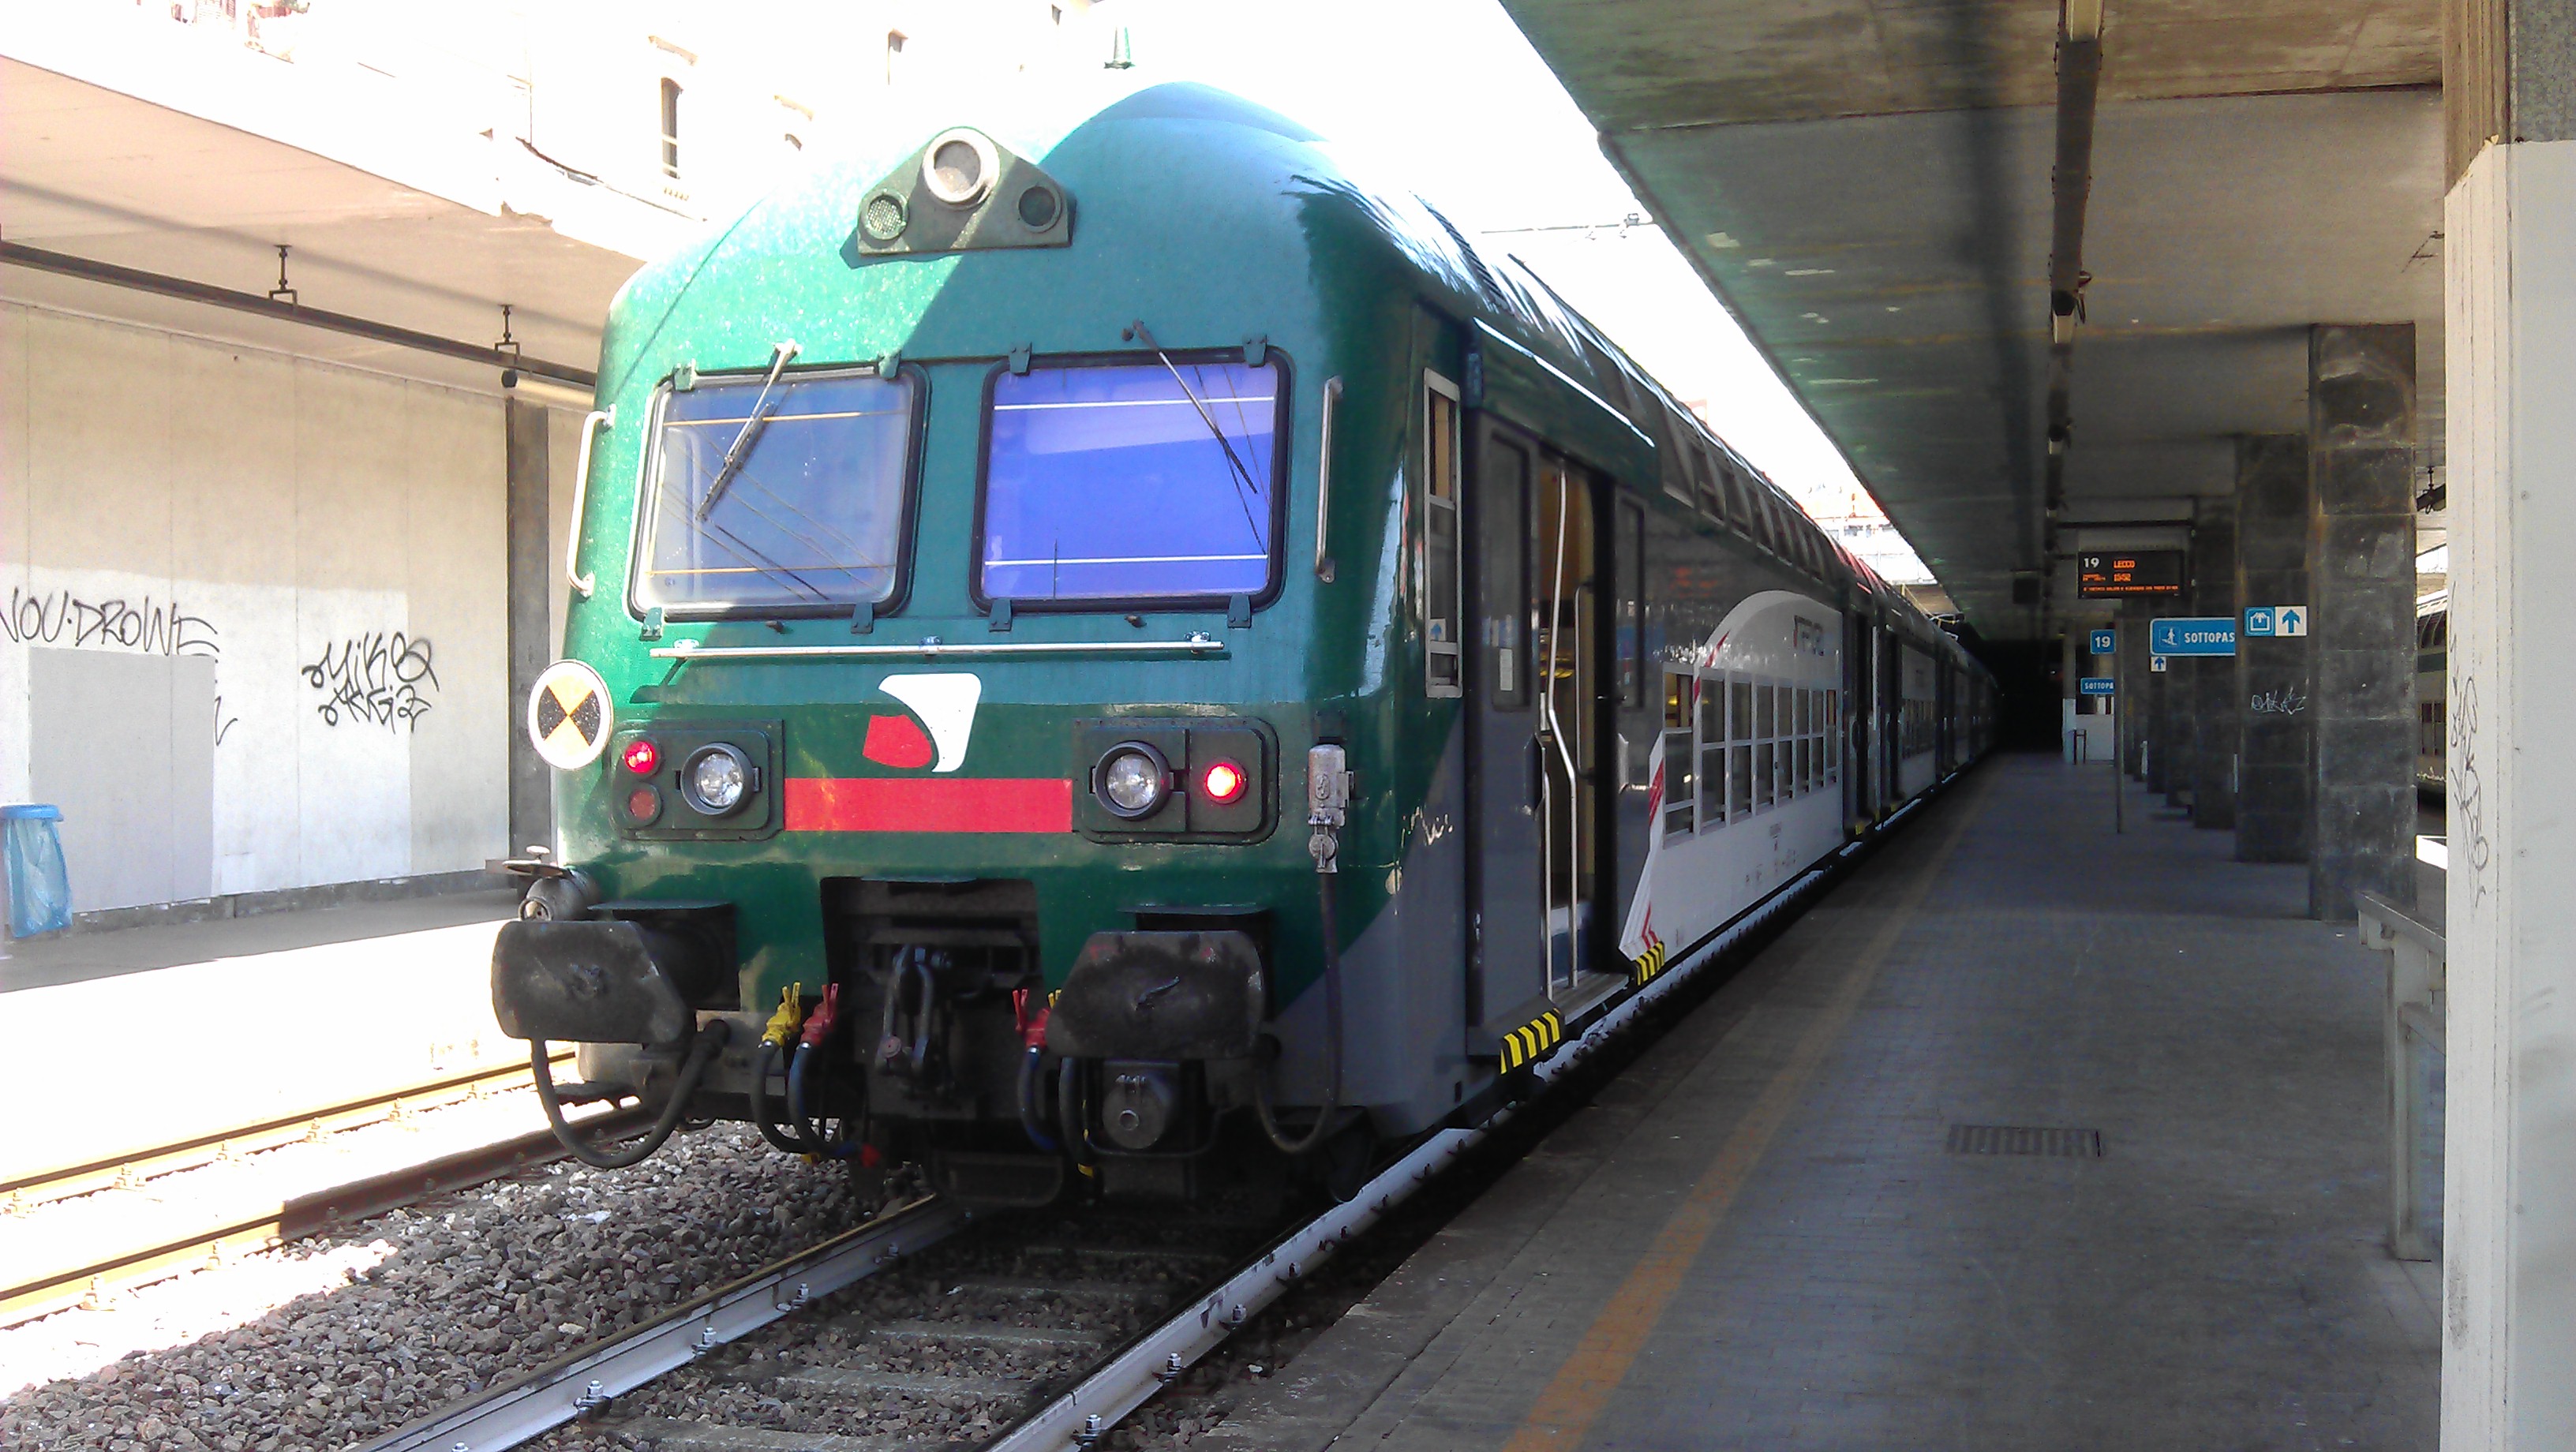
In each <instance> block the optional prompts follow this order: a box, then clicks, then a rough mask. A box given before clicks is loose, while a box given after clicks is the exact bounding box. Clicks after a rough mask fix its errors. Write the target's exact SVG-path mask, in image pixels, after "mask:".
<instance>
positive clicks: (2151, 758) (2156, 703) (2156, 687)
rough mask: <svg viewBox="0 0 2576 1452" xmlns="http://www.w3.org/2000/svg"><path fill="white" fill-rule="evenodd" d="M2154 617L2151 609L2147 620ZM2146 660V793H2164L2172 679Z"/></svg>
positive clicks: (2169, 764) (2168, 777) (2169, 773)
mask: <svg viewBox="0 0 2576 1452" xmlns="http://www.w3.org/2000/svg"><path fill="white" fill-rule="evenodd" d="M2156 614H2157V611H2156V610H2155V609H2154V608H2153V607H2152V606H2150V607H2149V609H2148V611H2147V616H2146V618H2147V619H2153V618H2154V617H2155V615H2156ZM2147 659H2148V669H2147V690H2146V702H2145V704H2146V712H2145V717H2146V731H2145V750H2146V757H2147V770H2146V785H2147V790H2148V792H2150V793H2155V792H2161V791H2164V790H2165V789H2166V787H2167V785H2168V784H2169V783H2170V782H2171V781H2172V780H2173V712H2172V709H2171V707H2172V701H2171V699H2170V698H2171V695H2172V690H2171V687H2172V685H2173V675H2172V673H2171V671H2170V669H2168V670H2164V671H2159V670H2156V669H2155V668H2154V660H2155V658H2154V657H2153V656H2152V655H2150V656H2149V657H2148V658H2147Z"/></svg>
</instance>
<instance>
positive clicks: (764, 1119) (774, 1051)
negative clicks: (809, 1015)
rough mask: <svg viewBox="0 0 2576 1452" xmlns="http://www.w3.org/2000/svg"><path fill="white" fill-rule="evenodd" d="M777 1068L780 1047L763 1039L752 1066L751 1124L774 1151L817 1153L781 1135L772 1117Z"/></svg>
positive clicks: (795, 1153) (798, 1153)
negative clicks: (773, 1080)
mask: <svg viewBox="0 0 2576 1452" xmlns="http://www.w3.org/2000/svg"><path fill="white" fill-rule="evenodd" d="M777 1067H778V1046H777V1045H776V1044H773V1043H771V1042H770V1041H769V1040H767V1039H762V1040H761V1041H760V1052H759V1055H758V1056H757V1057H756V1058H755V1059H754V1061H753V1063H752V1066H751V1122H752V1123H753V1124H754V1125H755V1126H757V1127H758V1128H759V1130H760V1137H761V1138H762V1139H765V1140H767V1141H769V1147H770V1148H772V1149H776V1150H784V1151H786V1152H787V1153H788V1154H791V1155H802V1154H813V1153H816V1151H815V1150H813V1149H812V1148H811V1147H809V1146H807V1145H804V1144H800V1143H798V1142H797V1141H796V1140H794V1139H791V1138H789V1137H788V1136H787V1135H786V1134H784V1133H781V1132H780V1130H779V1127H778V1122H777V1121H776V1120H775V1119H773V1118H771V1117H770V1112H769V1107H770V1101H769V1075H770V1073H771V1071H773V1070H774V1069H776V1068H777Z"/></svg>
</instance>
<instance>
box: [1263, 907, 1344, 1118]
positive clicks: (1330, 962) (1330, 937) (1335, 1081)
mask: <svg viewBox="0 0 2576 1452" xmlns="http://www.w3.org/2000/svg"><path fill="white" fill-rule="evenodd" d="M1333 876H1334V874H1332V873H1329V872H1323V873H1318V874H1316V877H1315V893H1316V896H1317V897H1318V898H1319V899H1320V910H1321V911H1322V913H1323V920H1324V1021H1325V1026H1326V1037H1325V1041H1324V1050H1325V1052H1326V1054H1328V1055H1329V1056H1330V1057H1331V1060H1332V1065H1333V1073H1332V1083H1331V1086H1330V1087H1329V1088H1327V1089H1326V1090H1325V1091H1324V1102H1323V1104H1322V1105H1320V1106H1318V1107H1317V1109H1316V1110H1315V1123H1314V1126H1313V1127H1312V1128H1310V1129H1308V1130H1307V1131H1306V1134H1305V1137H1304V1138H1302V1139H1290V1138H1289V1137H1288V1135H1287V1133H1286V1131H1284V1130H1282V1129H1280V1127H1279V1117H1278V1114H1277V1112H1276V1111H1275V1110H1273V1109H1272V1108H1271V1106H1270V1086H1269V1082H1268V1081H1267V1080H1266V1079H1264V1078H1263V1077H1262V1075H1261V1074H1260V1073H1259V1072H1258V1071H1255V1073H1254V1074H1253V1078H1252V1114H1253V1117H1254V1118H1255V1119H1257V1120H1259V1121H1260V1123H1261V1132H1262V1133H1263V1134H1264V1135H1267V1136H1268V1137H1269V1139H1270V1142H1271V1143H1272V1144H1274V1145H1276V1146H1278V1148H1279V1152H1280V1153H1281V1154H1284V1155H1303V1154H1310V1153H1312V1152H1313V1151H1314V1150H1315V1149H1316V1147H1317V1146H1319V1145H1321V1144H1323V1142H1324V1139H1325V1137H1326V1136H1327V1135H1329V1134H1331V1133H1332V1127H1333V1121H1334V1119H1335V1117H1336V1113H1337V1111H1339V1110H1340V1108H1341V1103H1342V950H1341V945H1340V943H1339V941H1338V938H1337V935H1336V934H1335V932H1334V930H1333Z"/></svg>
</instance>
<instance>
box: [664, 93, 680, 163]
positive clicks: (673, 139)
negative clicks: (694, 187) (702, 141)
mask: <svg viewBox="0 0 2576 1452" xmlns="http://www.w3.org/2000/svg"><path fill="white" fill-rule="evenodd" d="M662 175H664V176H666V177H670V178H672V179H673V180H677V179H678V178H679V175H680V83H679V82H678V81H674V80H671V79H669V78H667V77H665V78H664V79H663V81H662Z"/></svg>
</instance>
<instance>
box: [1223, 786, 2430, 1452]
mask: <svg viewBox="0 0 2576 1452" xmlns="http://www.w3.org/2000/svg"><path fill="white" fill-rule="evenodd" d="M2099 780H2100V777H2099V774H2098V773H2096V772H2083V771H2080V770H2079V769H2076V768H2070V767H2066V766H2063V765H2061V764H2060V763H2059V762H2057V761H2056V760H2054V759H2052V758H2046V757H2017V758H2008V759H2004V760H2001V761H1998V762H1995V763H1992V764H1990V765H1988V766H1986V767H1984V768H1982V769H1980V770H1979V771H1978V772H1977V773H1976V774H1974V775H1972V776H1971V777H1970V778H1968V779H1967V780H1966V781H1965V782H1963V783H1961V785H1960V789H1958V790H1956V791H1953V792H1952V793H1950V794H1948V795H1947V796H1946V797H1945V798H1944V799H1942V800H1941V801H1940V802H1938V803H1936V804H1935V805H1933V806H1932V807H1931V808H1929V809H1928V810H1927V811H1926V812H1925V813H1924V814H1923V820H1921V821H1919V822H1917V823H1915V824H1914V825H1913V827H1912V828H1911V829H1910V830H1908V831H1907V832H1905V833H1904V834H1903V835H1902V836H1901V837H1900V838H1899V839H1898V840H1897V841H1895V842H1893V843H1891V844H1890V846H1889V848H1888V850H1886V851H1884V852H1882V853H1880V854H1878V855H1877V856H1876V857H1875V858H1874V859H1873V860H1872V861H1871V862H1869V863H1868V864H1866V865H1865V866H1864V867H1863V868H1862V869H1861V870H1860V871H1859V872H1858V873H1857V874H1855V876H1854V877H1853V878H1852V879H1851V880H1850V881H1848V882H1846V883H1844V884H1843V885H1841V886H1840V887H1839V888H1837V889H1836V890H1835V891H1834V892H1833V893H1832V894H1830V895H1829V896H1828V897H1827V898H1825V899H1824V900H1823V901H1822V902H1821V903H1820V904H1819V906H1818V907H1817V908H1816V909H1815V910H1814V911H1812V912H1810V913H1809V914H1808V915H1807V916H1806V917H1805V918H1804V919H1803V920H1801V921H1800V922H1799V923H1798V924H1797V925H1795V926H1794V927H1792V928H1791V929H1790V930H1789V931H1788V932H1787V933H1786V934H1784V935H1783V936H1782V937H1781V938H1780V939H1779V940H1778V941H1777V942H1775V943H1774V944H1773V945H1771V946H1770V947H1769V948H1768V949H1767V950H1766V951H1764V952H1763V953H1762V954H1761V955H1760V956H1759V957H1758V958H1757V959H1755V960H1754V961H1753V962H1752V963H1751V964H1749V965H1748V966H1747V967H1746V969H1745V970H1744V971H1743V972H1742V973H1741V974H1740V975H1739V976H1738V977H1737V978H1736V979H1735V980H1734V981H1733V982H1731V983H1729V984H1728V985H1727V986H1726V987H1724V988H1723V989H1721V990H1720V991H1719V992H1718V993H1717V994H1716V995H1715V996H1714V997H1712V998H1711V999H1710V1000H1709V1001H1708V1002H1707V1003H1705V1004H1704V1005H1703V1006H1702V1007H1701V1008H1699V1009H1698V1010H1697V1011H1696V1012H1695V1013H1694V1014H1692V1015H1691V1016H1690V1017H1689V1018H1688V1019H1686V1020H1684V1021H1683V1022H1682V1023H1680V1024H1679V1025H1677V1026H1676V1027H1675V1028H1674V1029H1673V1030H1672V1031H1671V1032H1670V1033H1669V1034H1667V1035H1666V1036H1665V1038H1664V1039H1663V1040H1662V1041H1660V1042H1659V1043H1657V1044H1656V1045H1655V1046H1653V1047H1652V1048H1651V1049H1649V1050H1648V1051H1647V1052H1646V1053H1645V1054H1644V1055H1643V1056H1642V1057H1641V1059H1640V1061H1639V1062H1638V1063H1637V1064H1636V1065H1635V1066H1634V1068H1632V1069H1631V1070H1630V1072H1628V1073H1627V1074H1625V1075H1623V1076H1622V1077H1621V1078H1620V1079H1619V1080H1618V1081H1616V1082H1615V1083H1613V1084H1611V1085H1609V1086H1608V1087H1606V1088H1605V1089H1604V1090H1602V1091H1601V1093H1600V1094H1599V1095H1598V1096H1597V1098H1596V1100H1595V1101H1594V1103H1593V1104H1591V1105H1590V1106H1589V1107H1588V1108H1586V1109H1585V1110H1583V1111H1582V1112H1580V1113H1578V1114H1577V1115H1575V1116H1574V1117H1573V1119H1571V1120H1570V1121H1569V1122H1568V1123H1567V1124H1566V1125H1565V1126H1564V1127H1562V1128H1561V1129H1559V1130H1558V1131H1557V1132H1556V1133H1555V1134H1554V1135H1553V1136H1551V1137H1550V1139H1549V1140H1548V1141H1547V1142H1546V1143H1545V1144H1544V1145H1543V1146H1542V1147H1541V1149H1540V1150H1539V1151H1538V1152H1537V1153H1535V1154H1533V1155H1532V1156H1530V1157H1529V1158H1528V1159H1526V1160H1525V1161H1524V1162H1522V1163H1521V1164H1520V1165H1518V1166H1516V1167H1515V1168H1514V1169H1513V1170H1512V1171H1511V1172H1510V1173H1509V1174H1508V1175H1506V1176H1505V1177H1504V1179H1503V1180H1501V1181H1500V1182H1499V1183H1498V1184H1497V1185H1496V1186H1495V1188H1494V1189H1493V1190H1491V1191H1489V1192H1488V1193H1487V1194H1486V1195H1485V1196H1484V1197H1483V1198H1482V1199H1481V1200H1479V1201H1478V1202H1477V1203H1476V1204H1475V1205H1474V1206H1472V1207H1471V1208H1470V1209H1469V1210H1468V1211H1467V1213H1465V1214H1464V1215H1462V1216H1461V1217H1460V1218H1459V1219H1458V1220H1457V1221H1455V1222H1454V1223H1453V1224H1452V1225H1451V1226H1450V1227H1449V1228H1448V1229H1446V1230H1445V1231H1443V1232H1442V1233H1441V1234H1440V1235H1439V1236H1438V1237H1436V1238H1435V1239H1434V1240H1433V1241H1432V1242H1430V1243H1429V1244H1428V1245H1426V1246H1425V1247H1424V1248H1423V1249H1422V1250H1421V1251H1419V1252H1418V1253H1417V1254H1416V1255H1415V1256H1414V1257H1413V1258H1412V1259H1411V1260H1410V1261H1409V1262H1408V1263H1407V1264H1406V1265H1405V1266H1404V1267H1403V1269H1402V1270H1401V1271H1400V1272H1399V1273H1398V1274H1397V1275H1396V1276H1394V1277H1393V1278H1392V1279H1390V1280H1389V1281H1388V1282H1386V1283H1385V1284H1384V1285H1382V1286H1381V1287H1380V1288H1379V1289H1378V1290H1377V1291H1376V1292H1374V1293H1373V1294H1372V1296H1371V1297H1370V1298H1369V1300H1368V1301H1367V1302H1365V1303H1363V1304H1362V1305H1361V1306H1360V1307H1359V1308H1357V1309H1356V1310H1355V1311H1354V1312H1352V1313H1351V1314H1350V1315H1348V1316H1346V1317H1345V1318H1344V1319H1343V1320H1342V1321H1341V1322H1340V1323H1338V1324H1337V1325H1336V1326H1335V1327H1334V1328H1333V1329H1332V1330H1331V1331H1329V1332H1327V1333H1326V1334H1325V1335H1324V1336H1323V1337H1322V1338H1320V1339H1318V1340H1317V1341H1316V1342H1315V1343H1314V1344H1313V1345H1312V1346H1310V1347H1309V1348H1308V1349H1307V1350H1306V1352H1305V1353H1304V1354H1302V1355H1300V1356H1299V1357H1298V1358H1297V1359H1296V1360H1295V1361H1294V1362H1292V1363H1290V1364H1289V1365H1288V1366H1287V1367H1286V1368H1284V1370H1283V1372H1282V1373H1281V1375H1280V1377H1279V1379H1278V1380H1277V1381H1275V1382H1273V1383H1272V1384H1270V1386H1269V1387H1268V1388H1266V1389H1265V1390H1264V1391H1263V1392H1261V1393H1258V1394H1256V1395H1254V1396H1252V1397H1250V1398H1248V1399H1246V1400H1245V1401H1243V1402H1242V1403H1240V1404H1238V1406H1237V1407H1236V1409H1235V1412H1234V1414H1233V1415H1232V1416H1231V1417H1230V1418H1229V1419H1228V1421H1227V1422H1226V1423H1225V1424H1224V1425H1223V1426H1222V1427H1220V1428H1219V1429H1217V1431H1216V1432H1214V1433H1212V1434H1209V1435H1208V1436H1206V1437H1203V1438H1202V1439H1201V1440H1202V1441H1205V1442H1208V1443H1209V1444H1211V1445H1224V1446H1230V1447H1246V1448H1249V1447H1262V1448H1279V1449H1297V1448H1317V1447H1322V1446H1324V1445H1326V1444H1327V1443H1330V1442H1335V1441H1338V1442H1339V1444H1340V1445H1342V1446H1346V1447H1347V1446H1368V1447H1372V1448H1386V1449H1417V1448H1419V1449H1433V1448H1440V1449H1448V1448H1509V1449H1513V1452H1537V1449H1565V1452H1571V1449H1575V1448H1597V1449H1611V1448H1621V1449H1628V1448H1638V1449H1644V1448H1655V1449H1663V1448H1674V1449H1678V1448H1716V1447H1748V1448H1749V1447H1762V1448H1774V1447H1783V1446H1815V1447H1835V1448H1871V1449H1876V1448H1896V1447H1904V1448H1945V1449H1946V1448H1957V1449H1980V1452H1984V1449H1996V1448H2029V1449H2035V1452H2036V1449H2050V1452H2056V1449H2065V1448H2078V1447H2080V1448H2087V1449H2102V1448H2167V1447H2170V1448H2202V1447H2229V1448H2254V1447H2264V1448H2273V1447H2277V1448H2311V1447H2314V1448H2343V1447H2361V1448H2430V1447H2432V1446H2433V1445H2434V1444H2435V1440H2436V1433H2435V1420H2436V1382H2437V1377H2438V1374H2439V1340H2438V1303H2439V1290H2438V1285H2437V1283H2436V1276H2437V1272H2436V1271H2435V1270H2434V1268H2432V1267H2429V1266H2408V1265H2404V1264H2401V1263H2399V1262H2397V1261H2394V1260H2392V1259H2390V1258H2389V1256H2388V1254H2387V1251H2386V1249H2385V1247H2384V1245H2383V1244H2382V1238H2383V1235H2384V1218H2385V1208H2384V1199H2383V1196H2384V1193H2385V1192H2384V1190H2383V1189H2382V1185H2383V1170H2382V1168H2381V1165H2380V1163H2379V1156H2380V1155H2381V1154H2382V1153H2383V1152H2384V1134H2385V1131H2384V1128H2383V1119H2384V1116H2385V1113H2386V1110H2385V1107H2384V1103H2383V1093H2382V1088H2381V1081H2380V1067H2379V1065H2380V1059H2379V1054H2380V1025H2379V998H2380V991H2381V988H2380V983H2381V978H2380V975H2381V972H2382V968H2381V965H2380V963H2379V961H2378V959H2377V958H2376V957H2375V956H2373V955H2371V954H2368V953H2365V952H2363V951H2362V950H2361V949H2360V948H2359V947H2358V946H2357V945H2356V944H2355V943H2354V941H2353V939H2352V937H2351V936H2350V934H2351V932H2352V929H2351V928H2349V927H2344V928H2341V929H2337V928H2335V927H2331V926H2328V925H2325V924H2320V923H2314V922H2310V921H2307V920H2306V919H2305V918H2303V917H2302V916H2300V914H2301V913H2302V912H2303V910H2304V907H2305V901H2306V877H2305V869H2304V868H2302V867H2297V866H2290V867H2271V866H2249V865H2243V864H2238V863H2234V862H2231V861H2229V860H2228V853H2229V850H2230V846H2231V841H2230V834H2227V833H2219V832H2200V831H2195V830H2194V829H2192V828H2191V827H2190V826H2189V825H2187V824H2183V823H2177V822H2167V821H2159V820H2154V819H2153V818H2152V816H2151V814H2144V813H2133V814H2132V815H2131V817H2130V820H2129V831H2128V834H2127V835H2125V836H2121V837H2114V836H2113V835H2112V834H2111V830H2110V821H2109V812H2108V810H2107V807H2108V803H2107V801H2103V800H2097V799H2096V798H2097V795H2098V794H2097V793H2095V792H2093V791H2090V790H2086V791H2084V792H2083V793H2082V794H2081V796H2080V798H2079V797H2077V796H2075V795H2074V794H2073V793H2071V791H2070V786H2071V785H2072V784H2074V783H2077V782H2078V781H2080V782H2081V783H2082V784H2083V785H2084V786H2086V787H2088V788H2089V787H2090V786H2092V785H2095V784H2098V782H2099ZM1962 1126H1968V1127H1975V1126H2020V1127H2030V1128H2039V1129H2048V1130H2061V1131H2070V1130H2071V1131H2099V1134H2100V1137H2101V1139H2100V1143H2101V1146H2102V1154H2101V1155H2100V1157H2098V1158H2090V1157H2068V1156H2064V1155H2052V1154H2009V1153H1975V1152H1960V1151H1963V1150H1965V1151H1973V1150H1975V1149H1977V1148H1979V1147H1981V1140H1983V1139H1985V1138H1988V1137H1983V1136H1979V1135H1977V1134H1975V1133H1973V1132H1971V1131H1967V1130H1962V1129H1961V1128H1960V1127H1962ZM2032 1138H2037V1137H2032ZM2054 1139H2055V1140H2056V1141H2057V1144H2056V1146H2055V1147H2058V1148H2065V1147H2068V1145H2069V1142H2071V1143H2072V1144H2073V1145H2074V1146H2079V1147H2080V1146H2082V1145H2084V1144H2087V1143H2089V1137H2085V1136H2068V1135H2060V1136H2055V1137H2054ZM1983 1147H1989V1148H1991V1147H1994V1146H1992V1145H1985V1146H1983Z"/></svg>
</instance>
